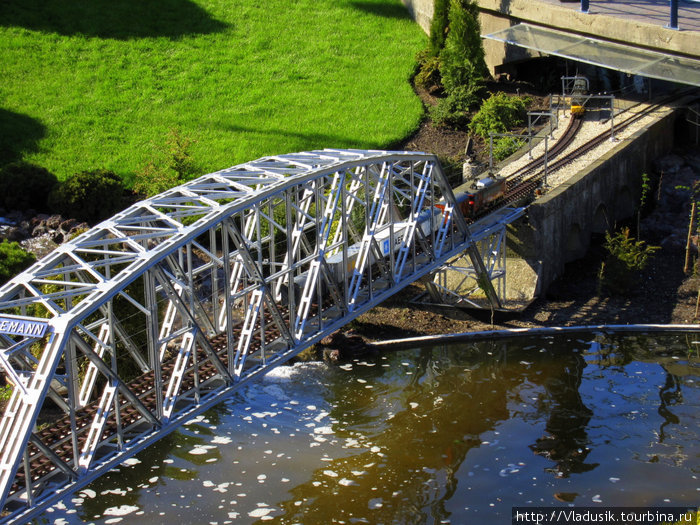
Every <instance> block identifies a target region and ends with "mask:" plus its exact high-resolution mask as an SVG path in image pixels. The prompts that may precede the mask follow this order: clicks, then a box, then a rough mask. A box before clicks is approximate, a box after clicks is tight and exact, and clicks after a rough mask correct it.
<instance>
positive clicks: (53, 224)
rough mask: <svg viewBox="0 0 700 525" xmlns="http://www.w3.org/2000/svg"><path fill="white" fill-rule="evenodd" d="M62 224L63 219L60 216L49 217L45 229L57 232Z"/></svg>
mask: <svg viewBox="0 0 700 525" xmlns="http://www.w3.org/2000/svg"><path fill="white" fill-rule="evenodd" d="M62 222H63V217H61V216H60V215H51V216H50V217H49V218H48V219H46V227H47V228H50V229H52V230H58V229H59V228H60V226H61V223H62Z"/></svg>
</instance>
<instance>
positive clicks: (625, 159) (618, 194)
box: [507, 111, 677, 294]
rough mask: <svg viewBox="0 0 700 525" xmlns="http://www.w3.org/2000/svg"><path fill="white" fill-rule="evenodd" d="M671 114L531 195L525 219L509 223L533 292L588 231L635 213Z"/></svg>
mask: <svg viewBox="0 0 700 525" xmlns="http://www.w3.org/2000/svg"><path fill="white" fill-rule="evenodd" d="M676 118H677V116H676V113H675V112H674V111H666V112H665V113H664V114H663V115H662V116H661V117H660V118H659V119H658V120H657V121H656V122H654V123H653V124H652V125H650V126H649V127H648V128H647V129H643V130H640V131H639V132H637V133H635V134H634V136H632V137H630V138H628V139H625V140H624V141H623V142H621V143H620V144H619V145H618V146H617V147H615V148H614V149H612V150H611V151H609V152H608V153H607V154H605V155H604V156H603V157H601V158H600V159H599V160H598V161H596V162H594V163H593V164H591V165H590V166H589V167H588V168H587V169H585V170H583V171H581V172H579V173H578V174H576V175H574V176H573V177H572V178H571V179H570V180H569V181H568V182H566V183H565V184H561V185H560V186H558V187H557V188H556V189H554V190H552V191H550V192H548V193H547V194H545V195H544V196H542V197H540V198H538V199H537V200H535V201H534V202H533V203H532V204H531V205H530V207H529V209H528V214H527V221H520V222H519V223H516V224H514V225H512V226H511V227H510V229H509V232H508V247H509V250H510V251H511V252H512V254H513V255H517V257H518V258H521V259H524V260H525V261H526V262H527V263H528V265H529V266H530V267H531V268H533V269H536V273H537V274H538V281H537V286H536V287H535V294H539V293H542V292H544V291H545V290H546V289H547V287H548V286H549V285H550V284H551V283H552V282H553V281H554V279H556V278H557V277H558V276H559V275H561V274H562V272H563V271H564V266H565V265H566V263H568V262H571V261H574V260H576V259H579V258H581V257H582V256H583V255H584V254H585V253H586V251H587V250H588V247H589V245H590V241H591V235H592V234H593V233H603V232H605V231H607V230H608V229H610V228H613V227H614V226H615V223H616V222H618V221H620V220H622V219H626V218H629V217H631V216H632V215H633V214H634V213H635V210H636V205H637V203H638V202H639V198H640V196H641V188H642V174H643V173H649V174H650V173H652V169H653V167H652V162H653V160H654V159H657V158H659V157H662V156H663V155H665V154H667V153H668V152H670V151H671V149H672V147H673V143H674V123H675V121H676ZM509 262H510V261H509ZM507 281H508V282H509V287H512V288H513V289H521V288H523V287H525V286H527V287H528V288H530V287H531V286H532V283H518V282H517V279H515V278H511V279H508V278H507ZM528 285H529V286H528ZM512 293H515V292H512Z"/></svg>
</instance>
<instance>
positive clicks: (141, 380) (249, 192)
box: [0, 150, 522, 522]
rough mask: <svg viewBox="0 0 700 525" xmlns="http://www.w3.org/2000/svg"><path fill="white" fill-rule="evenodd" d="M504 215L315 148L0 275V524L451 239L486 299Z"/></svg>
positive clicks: (403, 160) (425, 178)
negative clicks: (4, 279) (1, 383)
mask: <svg viewBox="0 0 700 525" xmlns="http://www.w3.org/2000/svg"><path fill="white" fill-rule="evenodd" d="M521 214H522V209H508V210H505V212H504V210H501V211H500V212H498V213H495V214H493V218H492V219H490V220H487V219H483V220H482V221H480V222H479V223H477V224H475V225H472V227H471V228H469V227H468V226H467V223H466V221H465V219H464V217H463V216H462V214H461V212H459V210H458V209H456V208H455V196H454V195H453V193H452V190H451V189H450V185H449V184H448V183H447V180H446V178H445V176H444V174H443V172H442V170H441V168H440V165H439V163H438V161H437V159H436V157H435V156H433V155H428V154H424V153H413V152H386V151H355V150H324V151H313V152H305V153H296V154H290V155H282V156H276V157H265V158H262V159H259V160H256V161H254V162H250V163H246V164H242V165H238V166H235V167H232V168H229V169H226V170H222V171H218V172H216V173H212V174H209V175H205V176H202V177H200V178H198V179H196V180H193V181H191V182H189V183H187V184H184V185H182V186H178V187H176V188H172V189H171V190H169V191H166V192H164V193H162V194H160V195H157V196H155V197H152V198H150V199H147V200H144V201H141V202H139V203H137V204H134V205H133V206H131V207H130V208H128V209H126V210H125V211H123V212H121V213H119V214H118V215H116V216H114V217H112V218H111V219H109V220H107V221H104V222H102V223H101V224H99V225H97V226H96V227H94V228H92V229H90V230H89V231H87V232H85V233H83V234H81V235H80V236H78V237H76V238H75V239H73V240H72V241H70V242H67V243H65V244H63V245H61V246H60V247H59V248H58V249H57V250H55V251H54V252H53V253H51V254H49V255H48V256H46V257H45V258H43V259H41V260H40V261H39V262H37V263H36V264H35V265H34V266H32V267H31V268H29V269H28V270H27V271H25V272H24V273H22V274H20V275H18V276H17V277H15V278H14V279H13V280H12V281H10V282H9V283H7V284H6V285H4V286H3V287H2V288H1V289H0V366H1V368H2V372H3V376H4V379H5V381H7V382H8V383H9V384H10V385H11V386H12V394H11V398H10V399H9V401H8V402H7V405H6V407H5V411H4V414H3V416H2V420H1V422H0V453H1V454H2V456H1V459H0V487H1V489H0V493H1V495H2V507H3V510H2V517H1V518H0V521H17V522H19V521H26V520H27V519H29V518H30V517H32V516H36V515H37V514H38V513H39V512H41V511H42V510H43V509H45V508H46V507H47V506H49V505H51V504H53V503H55V502H56V501H58V500H59V499H61V498H63V497H65V496H66V495H68V494H69V493H70V492H72V491H74V490H76V489H78V488H80V487H83V486H84V485H86V484H87V483H89V482H90V481H92V480H94V479H95V478H96V477H98V476H100V475H101V474H103V473H105V472H106V471H107V470H109V469H110V468H112V467H114V466H116V465H118V464H119V463H121V462H123V461H124V460H126V459H127V458H129V457H130V456H132V455H134V454H135V453H136V452H138V451H140V450H142V449H143V448H145V447H147V446H148V445H149V444H151V443H153V442H154V441H156V440H158V439H160V438H161V437H163V436H164V435H166V434H167V433H169V432H171V431H173V430H174V429H175V428H176V427H177V426H178V425H180V424H182V423H183V422H185V421H186V420H187V419H189V418H191V417H192V416H194V415H195V414H197V413H200V412H202V411H203V410H205V409H207V408H209V407H211V406H212V405H214V404H215V403H217V402H219V401H220V400H221V399H222V398H223V397H225V396H227V395H229V394H230V392H231V391H232V390H233V389H235V388H238V387H239V386H241V385H242V384H244V383H245V382H247V381H249V380H252V379H254V378H256V377H257V376H259V375H262V374H264V373H265V372H266V371H268V370H269V369H270V368H272V367H274V366H276V365H279V364H281V363H283V362H284V361H286V360H288V359H289V358H291V357H293V356H294V355H296V354H297V353H299V352H300V351H302V350H304V349H306V348H308V347H309V346H311V345H313V344H315V343H316V342H318V341H319V340H320V339H321V338H323V337H325V336H326V335H328V334H330V333H332V332H333V331H335V330H337V329H339V328H340V327H342V326H343V325H344V324H346V323H347V322H349V321H350V320H352V319H353V318H355V317H356V316H358V315H360V314H361V313H363V312H365V311H367V310H368V309H370V308H372V307H373V306H375V305H377V304H379V303H380V302H381V301H382V300H384V299H386V298H387V297H388V296H390V295H392V294H394V293H396V292H397V291H399V290H400V289H402V288H403V287H405V286H407V285H408V284H410V283H412V282H414V281H415V280H417V279H419V278H421V277H424V276H428V275H429V274H431V273H433V272H435V271H436V270H439V269H440V268H443V267H444V265H445V264H446V263H447V262H448V261H449V260H450V259H451V258H453V257H455V256H456V255H460V254H462V253H464V252H465V251H466V252H467V253H468V254H469V257H470V259H471V261H472V265H473V266H472V273H473V274H474V275H475V276H476V277H477V278H478V280H479V283H480V286H481V287H482V288H485V289H486V290H487V294H488V296H489V298H490V300H491V302H492V304H494V305H496V306H497V305H498V302H499V294H498V292H497V291H496V289H497V288H501V287H500V286H497V287H494V286H493V284H491V283H492V282H496V281H499V280H502V279H503V277H504V267H503V265H502V264H501V262H502V259H501V256H500V255H499V254H498V252H499V249H495V248H494V246H495V244H499V243H500V242H502V240H503V238H504V236H503V232H504V230H505V225H506V224H507V223H508V222H510V221H512V220H514V219H515V218H517V217H518V216H519V215H521ZM470 229H471V232H470ZM493 239H497V240H496V242H495V244H494V241H493ZM499 239H500V240H499ZM482 245H483V247H482V248H481V251H482V252H483V256H482V254H480V246H482ZM499 260H500V262H499ZM484 276H485V277H487V279H483V278H481V277H484ZM484 282H486V285H484V284H483V283H484ZM429 288H430V289H431V291H432V293H433V296H434V298H435V299H436V300H438V301H439V300H441V296H440V293H441V291H440V289H439V287H438V286H435V285H432V283H431V286H430V287H429ZM443 299H444V298H443Z"/></svg>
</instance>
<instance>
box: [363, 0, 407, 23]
mask: <svg viewBox="0 0 700 525" xmlns="http://www.w3.org/2000/svg"><path fill="white" fill-rule="evenodd" d="M350 5H351V6H352V7H354V8H355V9H359V10H361V11H365V12H367V13H370V14H372V15H376V16H383V17H385V18H399V19H401V18H406V19H410V18H411V15H410V13H409V12H408V9H406V8H405V7H404V6H403V5H401V4H398V3H393V2H387V1H381V0H380V1H378V2H370V1H366V0H365V1H357V0H356V1H353V2H350Z"/></svg>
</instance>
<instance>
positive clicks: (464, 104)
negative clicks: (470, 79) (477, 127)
mask: <svg viewBox="0 0 700 525" xmlns="http://www.w3.org/2000/svg"><path fill="white" fill-rule="evenodd" d="M479 100H481V98H480V89H479V88H478V86H474V85H471V86H470V85H465V86H459V87H458V88H456V89H455V90H454V91H452V92H451V93H450V94H449V95H447V97H445V98H443V99H442V100H440V102H438V103H437V105H435V106H433V107H431V108H430V109H429V113H430V118H431V120H432V121H433V124H435V125H436V126H446V127H451V128H461V127H464V126H466V125H467V124H468V123H469V108H471V107H472V106H474V105H476V104H477V103H478V102H479Z"/></svg>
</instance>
